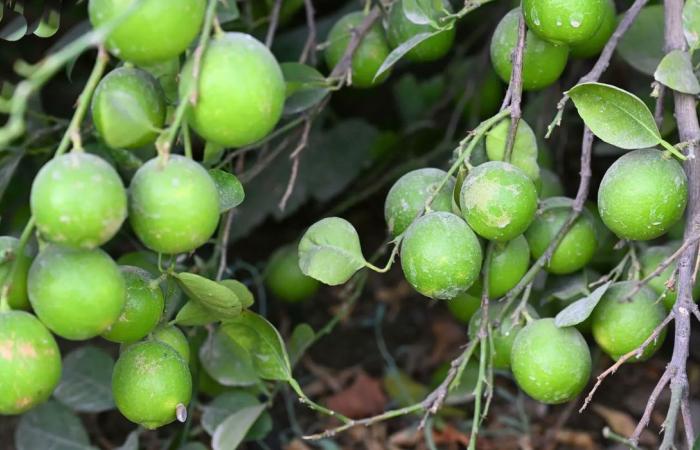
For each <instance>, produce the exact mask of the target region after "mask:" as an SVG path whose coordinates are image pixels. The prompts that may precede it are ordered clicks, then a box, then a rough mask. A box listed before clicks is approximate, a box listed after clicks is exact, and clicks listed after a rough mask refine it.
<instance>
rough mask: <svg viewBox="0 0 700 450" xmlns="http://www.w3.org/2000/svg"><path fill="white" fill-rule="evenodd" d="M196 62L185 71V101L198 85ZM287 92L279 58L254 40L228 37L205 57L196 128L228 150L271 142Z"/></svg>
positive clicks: (192, 117) (193, 114) (193, 117)
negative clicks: (194, 79)
mask: <svg viewBox="0 0 700 450" xmlns="http://www.w3.org/2000/svg"><path fill="white" fill-rule="evenodd" d="M193 63H194V57H192V58H190V59H189V60H188V61H187V63H186V64H185V66H184V67H183V68H182V75H181V78H182V79H181V81H180V95H181V96H182V95H184V93H185V92H186V89H187V88H188V85H189V83H190V82H191V81H192V68H193ZM285 91H286V87H285V84H284V77H283V76H282V70H281V69H280V66H279V64H278V63H277V60H276V59H275V56H274V55H273V54H272V53H271V52H270V50H268V48H267V47H265V45H264V44H263V43H262V42H260V41H258V40H257V39H255V38H254V37H253V36H251V35H249V34H244V33H226V34H224V35H222V36H220V37H216V38H214V39H213V40H212V41H211V42H210V43H209V45H208V46H207V50H206V52H205V53H204V56H203V57H202V62H201V68H200V74H199V79H198V90H197V103H196V104H195V105H194V106H193V107H191V108H190V109H189V111H188V121H189V124H190V125H192V128H194V129H195V131H197V133H198V134H199V135H200V136H202V137H203V138H204V139H206V140H207V141H210V142H215V143H217V144H220V145H222V146H225V147H242V146H245V145H249V144H252V143H254V142H256V141H259V140H260V139H262V138H264V137H265V136H267V135H268V134H269V133H270V131H272V130H273V129H274V128H275V125H277V122H279V119H280V117H281V115H282V108H283V106H284V96H285Z"/></svg>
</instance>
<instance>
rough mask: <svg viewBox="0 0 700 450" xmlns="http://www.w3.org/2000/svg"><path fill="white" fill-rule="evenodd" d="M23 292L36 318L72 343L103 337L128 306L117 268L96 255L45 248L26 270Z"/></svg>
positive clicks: (98, 252) (99, 252)
mask: <svg viewBox="0 0 700 450" xmlns="http://www.w3.org/2000/svg"><path fill="white" fill-rule="evenodd" d="M27 288H28V291H29V301H30V302H31V304H32V308H33V309H34V311H35V312H36V315H37V317H39V319H40V320H41V321H42V322H43V323H44V324H45V325H46V326H47V327H48V328H49V329H50V330H51V331H53V332H54V333H55V334H57V335H59V336H61V337H63V338H66V339H71V340H83V339H89V338H91V337H95V336H98V335H100V334H101V333H103V332H105V331H106V330H107V329H108V328H109V327H110V326H111V325H112V324H113V323H114V322H116V320H117V319H118V318H119V315H120V314H121V312H122V309H123V308H124V304H125V302H126V285H125V283H124V278H123V277H122V274H121V272H120V271H119V267H118V266H117V265H116V264H115V263H114V261H112V258H110V257H109V255H107V254H106V253H105V252H103V251H102V250H100V249H94V250H84V249H74V248H68V247H61V246H58V245H50V246H48V247H46V248H45V249H44V250H42V251H41V252H40V253H39V255H38V256H37V257H36V259H35V260H34V262H33V263H32V266H31V268H30V269H29V278H28V281H27Z"/></svg>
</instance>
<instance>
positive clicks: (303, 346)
mask: <svg viewBox="0 0 700 450" xmlns="http://www.w3.org/2000/svg"><path fill="white" fill-rule="evenodd" d="M315 338H316V333H314V330H313V328H311V327H310V326H309V325H308V324H306V323H300V324H299V325H297V326H296V327H294V331H292V337H291V338H290V339H289V344H288V345H287V348H288V351H289V359H290V360H291V363H292V367H294V366H295V365H296V364H297V363H298V362H299V360H300V359H301V357H302V356H304V352H306V350H307V349H308V348H309V346H310V345H311V344H312V343H313V342H314V339H315Z"/></svg>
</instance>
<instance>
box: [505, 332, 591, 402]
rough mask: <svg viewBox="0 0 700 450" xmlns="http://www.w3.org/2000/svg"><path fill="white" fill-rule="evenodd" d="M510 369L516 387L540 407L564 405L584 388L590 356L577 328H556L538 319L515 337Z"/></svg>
mask: <svg viewBox="0 0 700 450" xmlns="http://www.w3.org/2000/svg"><path fill="white" fill-rule="evenodd" d="M511 368H512V370H513V375H514V376H515V381H516V382H517V383H518V386H520V388H521V389H522V390H523V391H525V393H527V394H528V395H529V396H530V397H532V398H534V399H535V400H537V401H540V402H542V403H548V404H557V403H564V402H568V401H569V400H572V399H574V398H575V397H576V396H577V395H578V394H580V393H581V391H582V390H583V388H585V387H586V384H587V383H588V379H589V378H590V376H591V353H590V351H589V350H588V345H587V344H586V340H585V339H584V338H583V336H582V335H581V333H580V332H579V331H578V330H577V329H576V328H572V327H567V328H557V326H556V325H554V319H540V320H535V321H534V322H531V323H529V324H528V325H527V326H526V327H525V328H523V329H522V330H521V331H520V332H519V333H518V335H517V336H516V337H515V342H513V350H512V352H511Z"/></svg>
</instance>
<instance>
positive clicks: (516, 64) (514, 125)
mask: <svg viewBox="0 0 700 450" xmlns="http://www.w3.org/2000/svg"><path fill="white" fill-rule="evenodd" d="M526 36H527V26H526V25H525V17H524V16H523V12H522V9H521V10H520V14H519V20H518V41H517V44H516V46H515V49H514V50H513V54H512V55H511V61H512V66H513V70H512V71H511V75H510V83H509V86H508V96H509V97H510V102H509V103H510V129H509V130H508V138H507V140H506V150H505V153H504V155H503V160H504V161H506V162H510V159H511V156H512V154H513V145H514V144H515V136H516V134H517V132H518V124H519V123H520V118H521V117H522V110H521V108H520V104H521V102H522V97H523V55H524V53H525V42H526V40H525V37H526Z"/></svg>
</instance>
